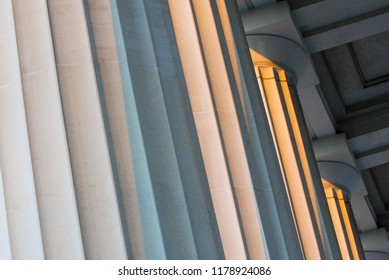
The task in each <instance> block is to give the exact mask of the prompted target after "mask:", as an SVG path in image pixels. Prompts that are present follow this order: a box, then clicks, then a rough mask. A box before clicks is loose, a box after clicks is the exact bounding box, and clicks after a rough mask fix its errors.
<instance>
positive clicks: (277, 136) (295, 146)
mask: <svg viewBox="0 0 389 280" xmlns="http://www.w3.org/2000/svg"><path fill="white" fill-rule="evenodd" d="M254 55H256V56H257V58H256V59H254V61H255V66H256V72H257V75H258V83H259V86H260V88H261V89H262V91H261V92H262V95H263V100H264V101H265V105H266V107H267V111H268V118H269V121H270V123H271V128H272V133H273V137H274V140H275V142H276V146H277V150H278V156H279V161H280V166H281V169H282V171H283V174H284V180H285V183H286V186H287V190H288V193H289V198H290V203H291V207H292V210H293V213H294V217H295V222H296V227H297V230H298V233H299V236H300V240H301V246H302V250H303V252H304V254H305V258H307V259H322V258H324V248H323V245H322V243H321V239H320V233H319V228H318V224H317V220H316V217H315V212H314V207H313V206H312V201H311V200H310V199H309V195H310V194H309V188H308V185H307V180H306V171H307V168H308V166H307V164H308V163H307V159H306V157H305V154H303V153H302V152H303V150H304V149H302V147H301V145H302V142H301V139H300V141H299V139H296V138H295V132H296V131H293V125H296V124H294V122H295V119H294V118H293V115H292V116H291V115H290V113H289V112H288V105H287V103H288V102H290V100H288V98H285V96H288V95H289V94H290V93H289V89H288V86H287V81H286V74H285V72H284V70H283V69H281V68H280V67H278V66H277V65H275V64H273V63H272V62H271V61H268V60H267V59H266V58H264V57H261V56H260V55H259V54H254ZM258 57H261V58H260V59H258ZM295 129H296V128H295ZM296 134H297V135H298V133H296Z"/></svg>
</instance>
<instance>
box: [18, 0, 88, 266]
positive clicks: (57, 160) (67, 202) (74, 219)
mask: <svg viewBox="0 0 389 280" xmlns="http://www.w3.org/2000/svg"><path fill="white" fill-rule="evenodd" d="M13 8H14V18H15V25H16V36H17V41H18V51H19V59H20V71H21V78H22V84H23V94H24V104H25V109H26V118H27V125H28V132H29V139H30V148H31V156H32V164H33V171H34V180H35V188H36V193H37V200H38V206H39V210H40V222H41V229H42V238H43V245H44V251H45V258H46V259H83V258H84V252H83V246H82V240H81V231H80V226H79V221H78V213H77V205H76V200H75V194H74V187H73V178H72V171H71V167H70V160H69V155H68V147H67V140H66V134H65V126H64V122H63V115H62V107H61V106H62V105H61V99H60V94H59V88H58V81H57V72H56V68H55V61H54V52H53V45H52V40H51V31H50V23H49V18H48V11H47V4H46V1H45V0H34V1H27V2H26V1H23V0H15V1H13Z"/></svg>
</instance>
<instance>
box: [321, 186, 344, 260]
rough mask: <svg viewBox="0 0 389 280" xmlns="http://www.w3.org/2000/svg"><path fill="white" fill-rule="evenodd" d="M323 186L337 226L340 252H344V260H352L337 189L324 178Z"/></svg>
mask: <svg viewBox="0 0 389 280" xmlns="http://www.w3.org/2000/svg"><path fill="white" fill-rule="evenodd" d="M323 186H324V189H325V193H326V198H327V202H328V206H329V208H330V213H331V218H332V222H333V224H334V227H335V233H336V236H337V238H338V243H339V247H340V252H341V253H342V258H343V259H344V260H350V259H351V255H350V249H351V248H350V245H349V242H348V241H349V237H348V236H346V235H345V228H344V219H343V213H341V209H340V207H339V202H338V201H337V197H336V189H335V188H334V186H333V185H332V184H331V183H330V182H328V181H325V180H323Z"/></svg>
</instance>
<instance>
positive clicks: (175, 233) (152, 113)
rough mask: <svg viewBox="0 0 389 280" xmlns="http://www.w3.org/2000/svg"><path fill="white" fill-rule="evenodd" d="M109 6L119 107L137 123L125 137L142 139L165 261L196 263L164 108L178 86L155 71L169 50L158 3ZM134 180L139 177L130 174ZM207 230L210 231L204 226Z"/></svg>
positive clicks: (171, 135)
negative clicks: (118, 79)
mask: <svg viewBox="0 0 389 280" xmlns="http://www.w3.org/2000/svg"><path fill="white" fill-rule="evenodd" d="M115 4H116V9H115V8H114V9H113V14H114V18H116V19H115V20H116V21H117V22H116V23H115V32H116V37H117V44H118V49H119V57H120V64H121V65H120V66H121V74H122V79H123V83H125V84H126V85H127V88H126V90H125V92H124V95H125V99H126V108H125V109H126V114H127V116H128V117H127V118H129V116H130V115H131V114H134V112H131V110H134V109H135V112H136V114H137V119H138V123H137V124H134V123H129V125H130V129H132V131H133V132H130V137H135V135H137V137H138V138H140V139H142V140H143V145H144V146H143V148H144V150H143V151H139V152H142V154H141V156H142V159H143V160H145V162H144V163H145V164H146V166H147V167H148V170H147V172H148V176H149V178H147V179H148V181H147V183H148V184H149V186H148V187H149V188H150V187H151V191H152V192H153V196H154V199H155V204H156V209H157V213H158V219H159V224H160V229H161V233H162V238H163V244H164V248H165V252H166V258H168V259H197V258H198V257H199V256H198V253H197V248H196V240H195V239H196V238H195V237H194V233H193V230H192V226H191V216H190V213H189V212H188V205H187V201H186V198H185V187H184V179H183V176H185V175H184V174H183V173H181V170H182V168H180V164H181V163H180V162H179V160H178V156H177V152H176V149H180V148H181V147H180V146H179V143H177V138H176V139H174V136H173V135H175V134H179V133H180V132H179V131H173V128H172V125H171V120H170V119H169V117H171V116H172V115H171V114H172V113H173V112H172V111H170V113H169V112H168V109H169V110H171V109H172V107H171V105H170V104H168V103H169V102H171V101H170V100H169V99H166V95H169V94H172V93H169V91H170V92H174V91H177V90H178V89H179V88H178V87H177V85H175V84H174V83H171V84H170V85H169V84H168V83H167V79H166V76H164V74H165V72H164V71H162V70H161V72H160V71H159V69H160V68H159V66H160V65H161V66H162V67H166V64H163V63H166V62H165V61H168V60H169V53H167V54H166V55H164V56H163V57H161V56H160V55H161V53H162V51H161V50H159V49H160V48H165V50H169V47H167V46H166V45H165V44H166V43H167V42H166V41H163V34H164V33H165V32H166V31H165V30H164V29H165V28H166V27H165V24H163V21H162V22H161V21H160V20H158V18H160V17H161V13H162V6H161V3H160V1H148V2H144V3H143V2H131V1H130V2H128V1H121V0H120V1H116V2H115ZM134 38H136V40H134ZM173 65H174V64H173ZM168 67H169V66H168ZM170 67H171V66H170ZM168 69H169V68H168ZM162 73H164V74H162ZM166 75H169V74H168V73H166ZM169 83H170V81H169ZM175 118H177V116H175ZM135 129H136V130H135ZM133 133H134V134H135V135H133ZM135 176H139V175H138V174H136V173H135ZM185 182H188V181H187V179H186V180H185ZM142 203H143V202H142ZM207 231H208V233H210V232H209V228H208V230H207ZM214 257H215V256H214Z"/></svg>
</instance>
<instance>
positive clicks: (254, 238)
mask: <svg viewBox="0 0 389 280" xmlns="http://www.w3.org/2000/svg"><path fill="white" fill-rule="evenodd" d="M193 6H194V11H195V14H196V20H197V25H198V27H199V31H200V37H201V42H202V45H203V49H204V55H205V61H206V65H207V69H208V75H209V79H210V83H211V88H212V96H213V99H214V100H215V107H216V108H215V109H216V113H217V117H218V119H219V123H220V128H221V134H222V138H223V141H224V145H225V149H226V154H227V160H228V162H229V170H230V172H231V177H232V184H233V188H234V192H235V194H236V197H237V204H238V211H239V215H240V218H241V220H242V224H243V231H244V236H245V239H246V242H247V248H248V253H249V257H250V258H251V259H266V258H268V252H267V248H266V242H265V237H264V234H263V230H262V224H261V219H260V216H259V212H258V207H257V203H256V199H255V194H254V188H253V182H252V175H251V174H252V173H254V172H256V171H255V169H254V168H253V166H252V165H251V164H250V163H249V162H248V158H247V153H250V152H251V149H250V146H248V145H245V143H244V141H243V131H242V130H244V129H246V128H245V124H244V122H243V123H240V120H239V116H238V114H239V113H240V112H239V108H238V109H237V107H239V106H241V105H240V99H239V94H238V92H237V89H236V87H235V85H234V83H233V81H234V77H233V76H232V75H230V74H231V73H229V72H228V66H229V65H228V63H229V61H228V59H226V58H225V57H224V55H225V54H226V53H225V52H223V49H222V48H223V47H224V45H223V44H222V43H221V42H220V39H219V34H218V31H220V30H218V29H217V26H216V22H215V19H214V14H213V10H212V6H211V2H210V1H202V0H194V1H193ZM234 91H235V92H234ZM234 97H235V98H234Z"/></svg>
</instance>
